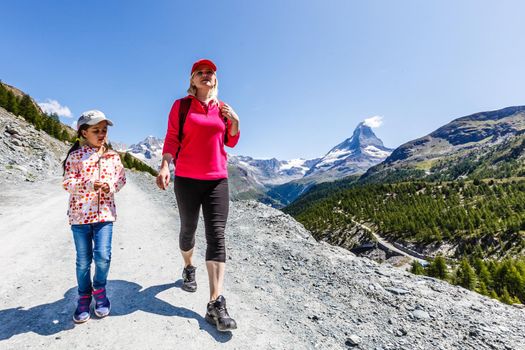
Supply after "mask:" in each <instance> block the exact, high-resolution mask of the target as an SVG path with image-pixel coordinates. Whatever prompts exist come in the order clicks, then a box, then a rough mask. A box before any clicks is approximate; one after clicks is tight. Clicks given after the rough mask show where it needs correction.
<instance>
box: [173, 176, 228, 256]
mask: <svg viewBox="0 0 525 350" xmlns="http://www.w3.org/2000/svg"><path fill="white" fill-rule="evenodd" d="M175 197H176V198H177V206H178V207H179V215H180V223H181V225H180V235H179V247H180V249H181V250H182V251H185V252H186V251H188V250H191V249H192V248H193V247H194V246H195V231H196V230H197V223H198V221H199V211H200V208H201V206H202V215H203V216H204V227H205V231H206V261H209V260H212V261H218V262H225V261H226V246H225V242H224V229H225V227H226V221H227V219H228V210H229V200H230V199H229V192H228V179H218V180H197V179H191V178H187V177H180V176H175Z"/></svg>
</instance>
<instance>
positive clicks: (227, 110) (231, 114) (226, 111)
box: [221, 103, 239, 124]
mask: <svg viewBox="0 0 525 350" xmlns="http://www.w3.org/2000/svg"><path fill="white" fill-rule="evenodd" d="M221 114H222V116H223V117H226V118H228V119H229V120H231V122H232V123H234V124H239V116H238V115H237V113H235V111H234V110H233V108H231V107H230V106H229V105H227V104H226V103H225V104H224V105H223V106H222V107H221Z"/></svg>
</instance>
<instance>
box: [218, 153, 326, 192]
mask: <svg viewBox="0 0 525 350" xmlns="http://www.w3.org/2000/svg"><path fill="white" fill-rule="evenodd" d="M318 160H319V159H292V160H277V159H275V158H272V159H254V158H252V157H247V156H234V155H230V156H229V157H228V163H229V164H230V165H233V166H237V167H239V168H242V169H244V170H246V172H247V173H248V175H249V176H252V177H253V178H255V179H256V180H257V182H259V183H261V184H262V185H279V184H283V183H286V182H289V181H292V180H296V179H300V178H302V177H303V176H304V175H305V174H306V173H307V172H308V170H310V167H311V166H312V165H313V164H315V163H316V162H317V161H318Z"/></svg>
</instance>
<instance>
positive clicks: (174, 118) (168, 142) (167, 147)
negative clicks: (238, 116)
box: [162, 95, 241, 180]
mask: <svg viewBox="0 0 525 350" xmlns="http://www.w3.org/2000/svg"><path fill="white" fill-rule="evenodd" d="M188 98H191V99H192V101H191V105H190V109H189V110H188V114H187V116H186V121H185V122H184V129H183V137H182V145H181V149H180V152H179V156H178V158H177V159H176V160H174V161H175V175H177V176H181V177H189V178H192V179H198V180H217V179H224V178H227V177H228V158H227V157H228V156H227V154H226V151H225V150H224V145H225V143H224V135H225V132H226V129H225V128H226V127H227V128H228V139H227V142H226V146H228V147H234V146H235V145H236V144H237V142H238V141H239V136H240V133H241V132H240V130H239V132H238V133H237V134H236V135H235V136H231V135H229V132H230V128H231V121H230V120H228V121H227V126H226V124H225V122H224V120H223V118H222V116H221V111H220V107H219V104H218V103H217V102H215V101H211V102H210V103H209V104H208V106H207V108H206V106H203V104H202V103H201V102H200V101H199V100H197V98H195V97H194V96H191V95H190V96H188ZM179 107H180V100H177V101H175V103H174V104H173V107H172V108H171V111H170V114H169V118H168V131H167V132H166V138H165V140H164V147H163V149H162V154H163V155H164V154H165V153H170V154H171V155H172V156H173V157H175V155H176V154H177V149H178V148H179Z"/></svg>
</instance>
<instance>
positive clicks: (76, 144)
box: [62, 124, 89, 176]
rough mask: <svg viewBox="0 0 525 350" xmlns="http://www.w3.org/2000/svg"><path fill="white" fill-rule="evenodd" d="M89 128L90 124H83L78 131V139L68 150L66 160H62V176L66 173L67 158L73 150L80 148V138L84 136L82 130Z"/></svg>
mask: <svg viewBox="0 0 525 350" xmlns="http://www.w3.org/2000/svg"><path fill="white" fill-rule="evenodd" d="M88 128H89V125H87V124H83V125H81V126H80V128H79V129H78V131H77V139H76V141H75V143H74V144H73V146H71V148H70V149H69V151H68V152H67V156H66V158H65V159H64V161H63V162H62V170H63V172H62V176H64V175H65V174H66V161H67V158H68V157H69V155H70V154H71V152H75V151H76V150H77V149H79V148H80V138H81V137H82V131H84V130H87V129H88Z"/></svg>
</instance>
